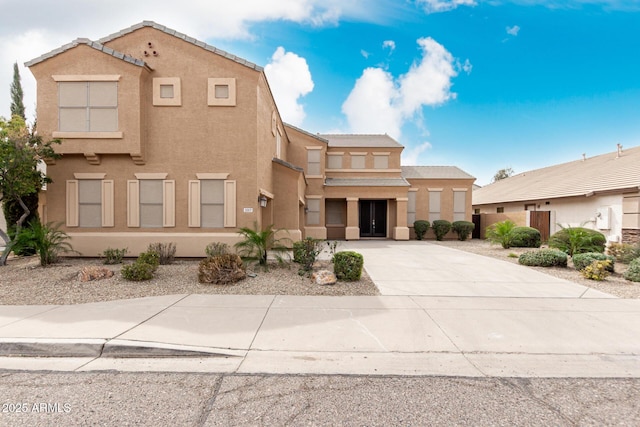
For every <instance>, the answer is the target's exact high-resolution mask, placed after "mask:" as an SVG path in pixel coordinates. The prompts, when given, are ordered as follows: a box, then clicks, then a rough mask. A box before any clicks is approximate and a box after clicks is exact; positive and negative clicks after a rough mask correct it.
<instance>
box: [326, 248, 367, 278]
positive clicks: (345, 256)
mask: <svg viewBox="0 0 640 427" xmlns="http://www.w3.org/2000/svg"><path fill="white" fill-rule="evenodd" d="M363 265H364V258H363V257H362V254H359V253H357V252H353V251H342V252H338V253H336V254H335V255H334V256H333V272H334V273H335V275H336V278H337V279H338V280H345V281H349V282H354V281H357V280H360V277H361V276H362V267H363Z"/></svg>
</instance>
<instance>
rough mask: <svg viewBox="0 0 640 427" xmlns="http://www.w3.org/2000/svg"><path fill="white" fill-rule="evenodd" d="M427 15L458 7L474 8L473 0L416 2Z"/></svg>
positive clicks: (426, 0)
mask: <svg viewBox="0 0 640 427" xmlns="http://www.w3.org/2000/svg"><path fill="white" fill-rule="evenodd" d="M416 3H417V4H418V5H419V6H422V8H423V9H424V11H425V12H427V13H439V12H447V11H449V10H453V9H456V8H457V7H458V6H476V5H477V4H478V3H477V2H476V1H475V0H416Z"/></svg>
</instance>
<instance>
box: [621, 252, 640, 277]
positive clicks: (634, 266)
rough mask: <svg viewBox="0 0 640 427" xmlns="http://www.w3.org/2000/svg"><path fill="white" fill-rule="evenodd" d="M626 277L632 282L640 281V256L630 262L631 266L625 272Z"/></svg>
mask: <svg viewBox="0 0 640 427" xmlns="http://www.w3.org/2000/svg"><path fill="white" fill-rule="evenodd" d="M624 278H625V279H627V280H630V281H632V282H640V258H636V259H634V260H633V261H631V263H629V268H628V269H627V271H625V272H624Z"/></svg>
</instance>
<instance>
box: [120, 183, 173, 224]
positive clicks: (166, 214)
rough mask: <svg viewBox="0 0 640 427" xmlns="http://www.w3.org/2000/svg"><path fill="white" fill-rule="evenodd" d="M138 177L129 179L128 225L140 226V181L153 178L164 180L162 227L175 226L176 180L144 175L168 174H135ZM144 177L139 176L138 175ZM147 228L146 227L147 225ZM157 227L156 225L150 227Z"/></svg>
mask: <svg viewBox="0 0 640 427" xmlns="http://www.w3.org/2000/svg"><path fill="white" fill-rule="evenodd" d="M135 175H136V177H137V178H138V179H129V180H127V227H130V228H140V227H141V225H140V181H141V180H143V179H152V180H159V181H162V227H164V228H166V227H175V225H176V212H175V205H176V191H175V187H176V182H175V180H173V179H162V178H153V177H147V176H144V175H151V176H154V175H164V176H165V177H166V176H167V174H135ZM139 175H140V176H142V177H138V176H139ZM145 228H146V227H145ZM150 228H155V227H150Z"/></svg>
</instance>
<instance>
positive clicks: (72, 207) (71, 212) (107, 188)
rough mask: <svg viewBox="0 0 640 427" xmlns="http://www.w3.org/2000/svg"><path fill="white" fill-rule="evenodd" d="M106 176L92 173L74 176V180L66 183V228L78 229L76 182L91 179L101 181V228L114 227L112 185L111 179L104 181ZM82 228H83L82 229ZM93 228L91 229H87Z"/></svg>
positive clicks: (77, 184)
mask: <svg viewBox="0 0 640 427" xmlns="http://www.w3.org/2000/svg"><path fill="white" fill-rule="evenodd" d="M105 176H106V174H104V173H97V174H96V173H94V174H89V173H87V174H80V173H78V174H74V177H75V178H76V179H69V180H67V182H66V215H65V216H66V218H65V222H66V226H67V227H80V198H79V197H80V194H79V183H78V181H80V180H83V179H87V180H89V179H92V180H100V181H101V190H102V196H101V209H102V211H101V215H102V225H101V227H114V226H115V217H114V204H113V193H114V183H113V180H112V179H104V177H105ZM83 228H84V227H83ZM88 228H93V227H88Z"/></svg>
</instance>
